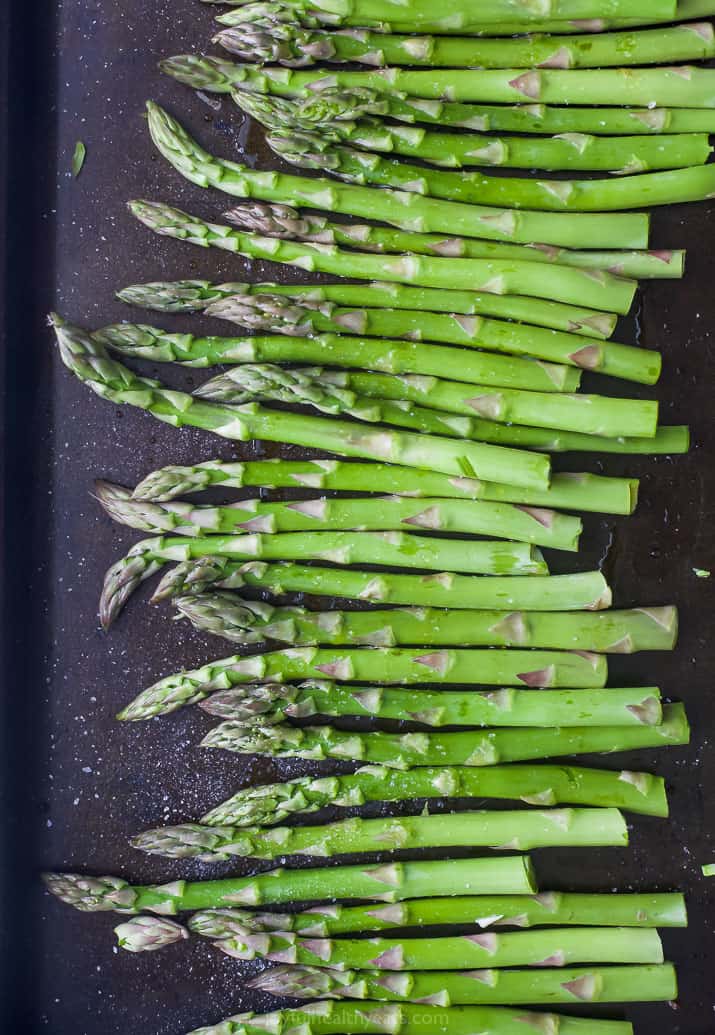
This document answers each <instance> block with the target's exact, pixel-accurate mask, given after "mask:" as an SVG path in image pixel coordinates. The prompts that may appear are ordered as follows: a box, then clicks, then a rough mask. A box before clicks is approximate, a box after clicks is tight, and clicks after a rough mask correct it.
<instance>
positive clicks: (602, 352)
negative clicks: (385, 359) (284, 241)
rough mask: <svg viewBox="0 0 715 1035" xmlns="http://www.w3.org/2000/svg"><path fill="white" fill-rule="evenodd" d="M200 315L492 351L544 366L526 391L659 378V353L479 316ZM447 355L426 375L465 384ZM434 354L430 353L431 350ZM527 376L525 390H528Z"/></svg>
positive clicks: (267, 299) (238, 305) (248, 309)
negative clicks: (584, 379) (572, 381)
mask: <svg viewBox="0 0 715 1035" xmlns="http://www.w3.org/2000/svg"><path fill="white" fill-rule="evenodd" d="M206 312H207V315H209V316H217V317H219V318H221V319H224V320H230V321H231V322H232V323H236V324H240V325H242V326H244V327H249V328H251V329H252V330H263V331H270V332H272V333H275V332H276V331H280V333H282V334H293V335H295V334H306V333H307V334H315V333H316V332H317V333H319V334H322V335H324V334H325V333H326V332H328V333H331V332H338V333H340V332H343V331H348V332H350V333H354V334H360V335H366V334H367V335H376V336H378V337H383V338H393V339H394V338H409V339H410V340H411V341H420V340H423V339H424V340H427V341H438V342H449V343H450V344H453V345H461V346H467V347H480V348H485V349H493V350H494V351H496V352H507V353H514V354H516V355H523V356H533V357H536V358H537V359H539V360H547V361H548V364H549V365H548V366H547V368H546V374H545V375H542V374H541V371H537V372H534V371H533V370H524V371H523V374H524V379H523V380H524V383H523V384H522V387H524V388H528V389H530V390H532V391H544V390H546V391H553V389H554V386H555V385H556V386H557V387H560V388H563V390H564V391H567V390H569V391H570V390H573V387H575V386H573V387H569V388H567V387H566V386H567V384H568V379H567V377H566V374H565V372H564V370H563V368H562V367H558V368H557V370H556V371H554V370H553V364H567V366H569V367H582V368H585V369H588V370H595V371H598V372H599V373H603V374H610V375H611V376H613V377H623V378H625V379H626V380H628V381H640V382H641V383H643V384H654V383H655V382H656V381H657V380H658V376H659V374H660V366H661V360H660V354H659V353H657V352H654V351H652V350H650V349H641V348H636V347H634V346H630V345H619V344H616V343H614V342H603V341H598V340H595V341H587V342H584V340H583V338H582V337H581V336H579V335H574V334H569V333H567V332H565V331H561V332H559V331H553V330H546V329H541V328H538V327H527V326H524V325H523V324H514V323H507V322H502V321H498V320H485V319H482V318H481V317H477V316H469V317H465V316H463V315H453V314H445V313H425V312H421V311H420V310H418V309H412V310H390V309H363V308H360V309H350V308H338V307H333V306H331V305H321V306H320V307H318V306H315V305H311V304H308V305H301V304H300V303H298V304H296V302H295V301H293V300H291V301H288V300H287V299H284V298H282V297H281V296H280V295H251V296H242V295H235V296H233V297H232V298H228V299H222V300H221V301H219V302H214V303H213V304H211V305H209V306H208V307H207V309H206ZM120 326H122V327H123V326H124V325H120ZM320 340H323V339H322V338H321V339H320ZM361 340H364V339H360V338H357V339H355V338H351V339H350V352H349V357H348V359H347V360H345V359H344V355H343V356H341V359H342V362H343V365H350V366H353V365H355V366H356V365H358V360H359V359H360V345H359V343H360V342H361ZM345 344H347V343H345V342H343V347H344V346H345ZM391 351H392V350H391ZM452 351H453V350H449V349H448V350H447V353H443V352H441V351H440V353H439V354H438V355H439V357H440V358H442V357H444V362H443V364H442V368H441V370H438V371H436V370H435V369H432V370H430V373H435V372H436V373H437V374H438V376H440V377H442V376H444V375H445V374H446V372H447V371H448V370H449V369H450V367H452V369H453V370H455V371H456V375H457V380H465V379H466V376H467V372H468V369H469V368H468V367H467V370H462V372H461V373H460V372H459V368H458V364H457V363H456V362H455V363H454V365H453V366H452V364H450V362H449V360H450V355H451V352H452ZM432 352H433V353H434V350H432ZM398 355H399V350H398ZM461 357H462V358H463V357H464V353H461ZM353 361H354V362H353ZM362 365H364V366H366V367H369V369H371V370H376V369H384V363H383V364H382V365H381V367H378V366H377V365H376V364H374V363H372V364H370V363H368V362H367V361H366V362H365V363H363V364H362ZM485 365H486V364H485ZM433 366H434V363H433ZM531 366H532V367H533V366H534V364H533V363H532V364H531ZM393 372H394V370H393ZM534 373H536V374H537V376H536V377H534V376H533V374H534ZM530 375H531V383H528V378H529V376H530ZM487 383H489V382H487ZM499 383H500V384H505V385H506V379H505V378H504V379H502V380H500V381H499ZM510 384H511V386H512V387H518V386H517V385H516V384H515V379H513V378H512V379H511V381H510ZM542 385H546V388H545V389H544V388H543V387H541V386H542Z"/></svg>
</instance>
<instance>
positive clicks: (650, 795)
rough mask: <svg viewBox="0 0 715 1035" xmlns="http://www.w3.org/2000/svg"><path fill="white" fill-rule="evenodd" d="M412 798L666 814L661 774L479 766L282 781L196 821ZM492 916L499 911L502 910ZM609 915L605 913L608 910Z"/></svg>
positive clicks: (226, 821) (239, 822)
mask: <svg viewBox="0 0 715 1035" xmlns="http://www.w3.org/2000/svg"><path fill="white" fill-rule="evenodd" d="M416 798H426V799H432V798H439V799H444V798H495V799H515V800H521V801H525V802H526V803H527V804H528V805H559V804H564V803H567V804H569V805H601V806H606V807H611V808H620V809H625V810H626V811H630V812H637V813H640V814H642V815H653V816H666V815H667V814H668V802H667V798H666V795H665V786H664V782H663V780H662V779H661V778H660V777H656V776H651V775H649V774H648V773H633V772H630V771H627V770H626V771H622V772H620V773H619V772H610V771H607V770H602V769H583V768H574V767H571V766H550V765H539V766H526V765H513V764H512V765H509V766H499V765H495V766H485V767H483V768H481V769H470V768H468V767H466V766H445V767H442V768H434V767H429V766H420V767H418V768H416V769H408V770H406V771H401V770H397V769H389V768H387V767H385V766H363V767H362V768H361V769H358V770H357V771H356V772H355V773H350V774H347V775H339V776H324V777H314V776H299V777H297V778H296V779H294V780H289V781H287V782H285V783H273V784H261V785H258V786H252V787H246V788H244V789H242V790H240V791H237V792H236V794H234V795H232V797H230V798H228V799H227V800H226V801H224V802H221V804H219V805H217V806H216V807H215V808H213V809H211V810H210V811H209V812H207V813H206V815H205V816H203V817H202V820H201V822H202V823H208V824H209V825H211V826H224V825H228V826H235V827H243V826H254V825H258V824H267V823H281V822H283V820H284V819H285V818H286V817H288V816H293V815H295V814H296V813H297V814H298V815H301V814H306V813H311V812H315V811H316V810H317V809H321V808H324V807H325V806H327V805H338V806H341V807H349V806H353V805H363V804H365V802H368V801H408V800H414V799H416ZM492 912H497V913H500V912H503V910H500V909H497V910H492ZM579 915H581V914H579ZM608 915H609V916H610V915H611V913H610V911H608ZM313 919H314V920H315V918H313ZM416 922H418V923H428V922H434V923H447V922H449V923H463V922H465V920H464V919H461V920H459V919H457V918H455V917H445V918H444V919H443V920H441V919H440V920H437V919H435V920H434V921H429V920H418V921H416ZM538 922H540V923H543V922H545V921H543V920H540V921H538ZM555 922H557V923H560V922H561V921H555ZM569 922H571V921H569ZM574 922H577V923H584V924H586V923H592V922H594V923H599V924H600V923H603V922H604V921H603V919H602V915H601V914H599V913H598V912H596V914H595V920H594V918H593V917H590V918H589V919H585V918H583V919H581V920H577V921H574ZM613 922H615V923H618V922H619V921H613ZM411 924H412V921H410V923H405V924H404V925H400V926H405V927H409V926H411ZM277 926H278V930H281V931H289V930H302V928H300V927H296V928H294V927H286V926H283V925H281V924H278V925H277ZM519 926H525V925H519ZM526 926H528V925H526ZM650 926H657V925H656V924H652V925H650ZM348 929H349V930H357V929H358V928H348ZM359 929H360V930H362V929H363V927H360V928H359ZM367 929H369V927H367ZM326 930H330V932H331V933H333V934H339V933H343V931H342V930H339V929H336V930H335V931H333V930H332V928H328V929H326ZM306 933H308V932H307V930H306ZM312 933H315V932H312ZM323 933H326V932H323ZM321 936H322V935H321Z"/></svg>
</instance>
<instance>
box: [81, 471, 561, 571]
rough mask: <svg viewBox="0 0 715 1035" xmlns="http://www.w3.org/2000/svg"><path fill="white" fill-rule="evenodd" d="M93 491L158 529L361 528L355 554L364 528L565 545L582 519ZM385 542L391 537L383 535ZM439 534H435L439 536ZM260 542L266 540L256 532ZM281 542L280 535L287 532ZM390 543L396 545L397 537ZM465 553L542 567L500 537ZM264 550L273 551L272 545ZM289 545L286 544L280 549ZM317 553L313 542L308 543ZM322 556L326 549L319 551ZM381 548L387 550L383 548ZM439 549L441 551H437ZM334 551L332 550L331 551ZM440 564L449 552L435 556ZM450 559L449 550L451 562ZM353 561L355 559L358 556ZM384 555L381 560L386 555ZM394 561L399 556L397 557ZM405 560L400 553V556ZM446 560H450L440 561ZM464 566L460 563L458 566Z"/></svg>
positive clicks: (112, 511)
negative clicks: (207, 501) (212, 501)
mask: <svg viewBox="0 0 715 1035" xmlns="http://www.w3.org/2000/svg"><path fill="white" fill-rule="evenodd" d="M95 485H96V496H97V499H98V500H99V502H100V504H101V505H102V507H103V508H104V509H105V510H106V511H107V513H108V514H109V515H110V517H112V518H114V520H115V521H119V522H120V523H121V524H123V525H129V526H130V527H131V528H139V529H141V530H142V531H145V532H152V533H154V534H158V535H162V534H164V533H165V532H167V533H173V534H175V535H187V536H204V535H212V534H220V535H226V536H231V537H236V536H240V535H242V534H244V533H258V534H259V535H264V534H265V535H273V534H274V533H277V532H296V533H308V536H309V537H312V536H313V534H314V532H315V530H321V531H323V530H326V531H329V530H333V529H335V530H349V529H359V530H360V532H359V535H356V536H353V537H349V538H348V539H347V540H346V544H347V545H348V547H349V549H350V550H354V551H355V556H356V557H357V556H358V555H359V554H360V549H359V543H360V542H366V543H367V549H368V550H370V549H372V542H373V539H374V538H375V537H373V536H370V537H368V539H367V540H365V539H363V538H361V536H363V534H364V532H365V531H371V530H375V531H377V530H388V531H392V530H400V529H404V528H406V529H407V530H408V531H417V532H419V531H426V532H464V533H471V534H473V535H488V536H495V537H496V536H498V537H502V536H503V537H505V538H511V539H515V540H518V541H519V542H520V543H532V544H536V545H538V544H543V545H546V546H552V547H554V548H558V549H563V550H575V549H576V548H577V546H578V539H579V536H580V534H581V521H580V519H579V518H575V517H572V516H571V515H569V514H560V513H558V512H557V511H553V510H547V509H546V508H544V507H538V508H537V507H524V506H515V505H513V504H510V503H493V502H491V501H486V500H442V499H424V500H419V501H418V502H415V501H414V500H412V499H411V498H409V497H406V496H389V497H385V496H382V497H381V496H377V497H367V498H366V497H359V498H349V497H343V498H341V499H330V498H328V497H325V496H323V497H320V498H319V499H313V500H303V501H300V502H295V503H263V502H261V501H259V500H256V499H253V500H244V501H242V502H239V503H232V504H230V505H229V506H225V507H213V506H207V505H204V504H194V503H149V502H147V501H145V500H135V499H132V494H131V491H130V490H129V489H124V488H122V486H119V485H112V484H111V483H110V482H96V483H95ZM332 541H333V540H332V537H330V539H328V540H325V539H318V540H315V539H309V538H308V539H306V537H305V536H303V535H301V536H300V538H299V539H296V543H297V544H298V546H297V547H296V548H295V549H292V548H291V547H290V542H291V541H288V543H289V551H290V552H291V553H295V554H296V559H298V556H297V555H298V553H299V549H298V547H300V545H301V544H302V543H304V542H305V543H306V550H305V556H306V557H307V556H309V554H310V552H311V550H310V548H309V543H310V542H317V543H318V544H320V543H321V542H326V543H327V544H328V549H331V548H334V549H337V550H340V549H341V546H340V545H339V544H340V543H342V541H343V540H342V539H338V540H335V544H336V545H335V547H331V545H330V544H331V543H332ZM383 541H385V540H384V538H380V540H379V542H378V543H377V546H376V547H375V553H374V555H373V557H374V563H375V564H378V563H380V561H379V559H378V558H379V557H380V553H381V549H382V547H381V545H380V544H381V543H382V542H383ZM386 541H387V542H388V544H390V540H389V538H388V539H387V540H386ZM441 541H442V540H437V542H441ZM258 542H259V545H261V546H263V545H264V543H265V540H263V539H260V540H259V541H258ZM281 542H286V540H285V538H284V539H282V540H281ZM428 543H429V540H423V539H418V540H413V539H412V538H408V540H407V542H406V543H405V544H404V546H405V547H407V548H414V549H415V562H416V563H415V565H410V567H416V566H417V562H418V561H420V560H421V559H422V554H421V552H420V551H421V545H422V546H424V545H427V544H428ZM390 545H398V546H402V545H403V544H401V543H399V541H398V542H396V543H394V544H390ZM250 546H251V543H250V541H248V545H247V546H246V547H243V546H242V540H237V542H236V553H237V556H241V555H243V556H245V555H246V554H249V555H250V554H251V553H252V552H253V551H252V550H251V549H250ZM459 547H460V549H464V550H465V552H466V555H467V556H469V554H470V551H471V549H472V547H474V548H475V553H474V554H473V556H472V557H471V558H470V559H469V561H468V562H467V563H469V564H470V565H475V564H483V565H485V566H489V568H490V569H491V568H493V569H494V574H519V573H523V574H529V575H544V574H548V568H547V567H546V564H545V563H544V560H543V558H542V557H541V555H540V554H539V553H538V552H537V553H536V555H534V553H533V551H531V550H529V549H528V548H524V547H520V546H518V545H517V544H516V543H514V544H511V545H510V546H508V547H506V550H505V548H504V544H503V543H489V544H482V545H481V546H477V544H476V543H471V542H470V543H465V542H463V541H460V542H459ZM269 552H270V553H274V551H272V550H270V546H269ZM284 552H287V551H284ZM312 552H313V553H315V550H314V549H313V551H312ZM322 556H324V554H323V555H322ZM385 556H387V554H385ZM436 556H437V557H440V554H439V553H437V555H436ZM336 559H337V558H336ZM440 559H443V560H444V561H445V564H446V560H447V557H446V555H445V556H444V557H440ZM455 561H456V558H454V560H453V563H454V562H455ZM362 562H363V563H369V560H368V557H367V554H364V555H363V560H362ZM358 563H359V562H358ZM384 563H387V561H385V562H384ZM398 563H399V562H398ZM402 563H403V564H404V560H403V562H402ZM446 566H447V567H450V565H446ZM455 570H462V568H461V565H460V567H459V569H455Z"/></svg>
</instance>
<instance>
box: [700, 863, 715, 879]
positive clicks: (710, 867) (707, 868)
mask: <svg viewBox="0 0 715 1035" xmlns="http://www.w3.org/2000/svg"><path fill="white" fill-rule="evenodd" d="M702 871H703V877H715V863H705V865H704V866H703V867H702Z"/></svg>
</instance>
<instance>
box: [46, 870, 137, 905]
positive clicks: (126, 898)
mask: <svg viewBox="0 0 715 1035" xmlns="http://www.w3.org/2000/svg"><path fill="white" fill-rule="evenodd" d="M42 879H43V881H44V883H45V886H46V887H47V890H48V891H50V892H51V893H52V894H53V895H55V896H56V897H57V898H58V899H60V901H62V902H66V903H67V905H68V906H74V908H75V909H79V910H80V912H82V913H98V912H110V911H114V912H119V913H132V912H134V910H133V906H134V903H135V902H136V899H137V893H136V891H134V889H133V888H132V887H130V885H129V884H127V882H126V881H125V880H122V879H121V877H86V876H84V875H83V874H80V873H45V874H43V878H42Z"/></svg>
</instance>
